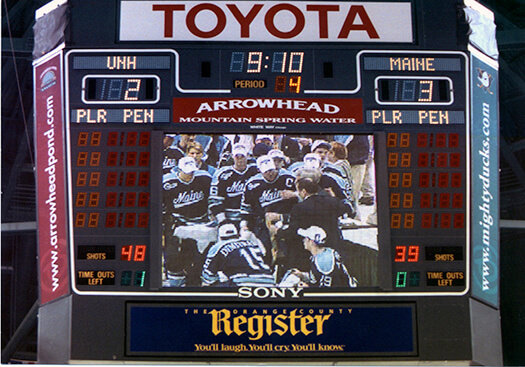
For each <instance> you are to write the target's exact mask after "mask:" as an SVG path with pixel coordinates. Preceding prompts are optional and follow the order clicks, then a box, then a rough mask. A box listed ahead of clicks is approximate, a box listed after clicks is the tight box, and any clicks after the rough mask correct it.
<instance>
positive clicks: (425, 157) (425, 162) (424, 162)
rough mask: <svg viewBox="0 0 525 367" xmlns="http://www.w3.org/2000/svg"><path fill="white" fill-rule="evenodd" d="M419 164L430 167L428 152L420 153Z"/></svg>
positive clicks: (419, 165)
mask: <svg viewBox="0 0 525 367" xmlns="http://www.w3.org/2000/svg"><path fill="white" fill-rule="evenodd" d="M417 165H418V167H428V153H419V155H418V160H417Z"/></svg>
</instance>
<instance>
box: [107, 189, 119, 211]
mask: <svg viewBox="0 0 525 367" xmlns="http://www.w3.org/2000/svg"><path fill="white" fill-rule="evenodd" d="M115 206H117V193H116V192H108V196H107V197H106V207H108V208H112V207H115Z"/></svg>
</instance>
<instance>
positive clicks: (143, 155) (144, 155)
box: [139, 152, 149, 167]
mask: <svg viewBox="0 0 525 367" xmlns="http://www.w3.org/2000/svg"><path fill="white" fill-rule="evenodd" d="M139 166H141V167H147V166H149V152H140V155H139Z"/></svg>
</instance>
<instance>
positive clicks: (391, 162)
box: [388, 153, 398, 167]
mask: <svg viewBox="0 0 525 367" xmlns="http://www.w3.org/2000/svg"><path fill="white" fill-rule="evenodd" d="M397 158H398V154H397V153H388V167H397Z"/></svg>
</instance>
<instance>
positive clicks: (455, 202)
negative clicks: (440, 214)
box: [452, 193, 463, 209]
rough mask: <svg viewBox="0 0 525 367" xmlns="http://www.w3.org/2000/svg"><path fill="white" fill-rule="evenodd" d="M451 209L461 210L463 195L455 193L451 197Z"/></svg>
mask: <svg viewBox="0 0 525 367" xmlns="http://www.w3.org/2000/svg"><path fill="white" fill-rule="evenodd" d="M452 207H453V208H456V209H458V208H463V194H462V193H456V194H454V195H453V196H452Z"/></svg>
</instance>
